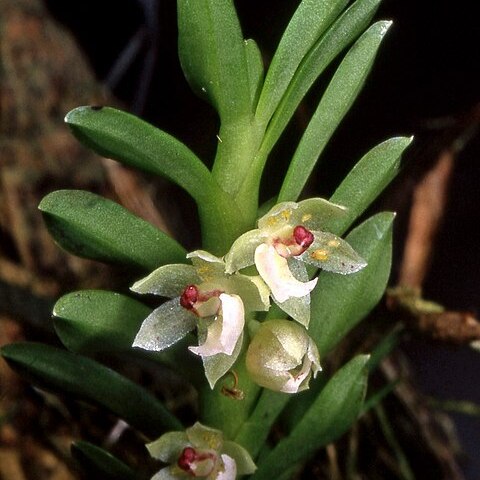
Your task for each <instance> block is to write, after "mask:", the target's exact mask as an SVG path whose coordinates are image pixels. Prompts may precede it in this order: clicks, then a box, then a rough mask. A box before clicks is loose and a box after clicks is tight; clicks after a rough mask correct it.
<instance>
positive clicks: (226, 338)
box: [188, 293, 245, 357]
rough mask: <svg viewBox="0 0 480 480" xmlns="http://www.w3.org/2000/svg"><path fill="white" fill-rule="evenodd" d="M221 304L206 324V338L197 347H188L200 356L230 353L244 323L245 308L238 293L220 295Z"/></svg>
mask: <svg viewBox="0 0 480 480" xmlns="http://www.w3.org/2000/svg"><path fill="white" fill-rule="evenodd" d="M219 298H220V302H221V304H222V306H221V309H220V313H219V314H218V316H217V318H216V319H215V321H214V322H212V323H211V324H210V325H209V326H208V330H207V339H206V340H205V343H203V344H202V345H200V346H198V347H188V348H189V350H190V351H192V352H193V353H195V354H196V355H200V356H202V357H209V356H211V355H216V354H217V353H225V354H227V355H231V354H232V352H233V350H234V348H235V345H236V344H237V341H238V338H239V337H240V334H241V333H242V331H243V327H244V325H245V310H244V308H243V303H242V299H241V298H240V297H239V296H238V295H228V294H226V293H222V294H221V295H220V297H219Z"/></svg>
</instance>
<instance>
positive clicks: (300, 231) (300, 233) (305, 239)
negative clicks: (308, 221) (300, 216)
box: [293, 225, 315, 253]
mask: <svg viewBox="0 0 480 480" xmlns="http://www.w3.org/2000/svg"><path fill="white" fill-rule="evenodd" d="M293 238H294V239H295V243H296V244H297V245H300V246H301V247H302V248H304V249H305V250H306V249H307V248H308V247H309V246H310V245H311V244H312V243H313V241H314V240H315V237H314V235H313V233H312V232H311V231H310V230H308V229H306V228H305V227H304V226H303V225H297V226H296V227H295V228H294V229H293ZM305 250H304V251H305ZM302 253H303V252H302Z"/></svg>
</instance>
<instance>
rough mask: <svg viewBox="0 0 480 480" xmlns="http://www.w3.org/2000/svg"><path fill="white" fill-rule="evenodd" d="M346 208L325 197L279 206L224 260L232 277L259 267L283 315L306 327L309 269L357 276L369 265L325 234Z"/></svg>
mask: <svg viewBox="0 0 480 480" xmlns="http://www.w3.org/2000/svg"><path fill="white" fill-rule="evenodd" d="M344 214H345V208H344V207H341V206H339V205H335V204H333V203H330V202H328V201H327V200H324V199H321V198H311V199H308V200H304V201H302V202H299V203H295V202H282V203H279V204H278V205H275V206H274V207H273V208H272V209H271V210H270V211H269V212H268V213H267V214H266V215H264V216H263V217H262V218H260V219H259V221H258V228H257V229H255V230H250V231H248V232H246V233H244V234H243V235H241V236H240V237H239V238H238V239H237V240H236V241H235V242H234V243H233V245H232V248H231V249H230V251H229V252H228V254H227V255H226V256H225V263H226V269H227V270H226V271H227V272H228V273H233V272H236V271H238V270H241V269H243V268H245V267H248V266H250V265H253V264H255V266H256V268H257V270H258V273H259V274H260V276H261V277H262V278H263V280H264V281H265V283H266V284H267V285H268V287H269V288H270V290H271V294H272V297H273V299H274V301H275V302H276V303H277V304H279V306H280V307H281V308H282V310H283V311H285V312H286V313H287V314H288V315H290V316H291V317H292V318H293V319H294V320H296V321H298V322H299V323H301V324H302V325H304V326H305V327H308V324H309V321H310V308H309V306H310V292H311V291H312V290H313V289H314V288H315V285H316V283H317V279H313V280H309V278H308V274H307V270H306V266H305V264H310V265H314V266H315V267H317V268H321V269H323V270H326V271H329V272H335V273H341V274H344V275H346V274H350V273H355V272H357V271H358V270H361V269H362V268H363V267H365V266H366V262H365V261H364V260H363V259H362V258H361V257H360V256H359V255H358V254H357V253H356V252H355V251H354V250H353V248H352V247H350V245H349V244H348V243H347V242H346V241H345V240H342V239H341V238H339V237H337V236H336V235H334V234H332V233H328V232H323V231H321V230H320V228H321V225H322V224H323V223H325V222H327V221H328V220H330V219H332V218H335V217H340V216H342V215H344Z"/></svg>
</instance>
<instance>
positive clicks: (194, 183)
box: [65, 106, 212, 201]
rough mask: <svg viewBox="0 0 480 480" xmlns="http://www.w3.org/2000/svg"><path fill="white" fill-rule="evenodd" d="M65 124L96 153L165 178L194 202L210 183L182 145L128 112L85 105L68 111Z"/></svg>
mask: <svg viewBox="0 0 480 480" xmlns="http://www.w3.org/2000/svg"><path fill="white" fill-rule="evenodd" d="M65 122H66V123H67V124H68V126H69V127H70V128H71V130H72V132H73V134H74V135H75V136H76V137H77V138H78V139H79V140H80V141H81V142H82V143H83V144H84V145H85V146H87V147H89V148H91V149H92V150H94V151H95V152H97V153H98V154H100V155H102V156H104V157H107V158H112V159H113V160H118V161H119V162H121V163H123V164H125V165H128V166H129V167H134V168H138V169H140V170H143V171H145V172H148V173H153V174H154V175H161V176H163V177H165V178H168V179H170V180H171V181H173V182H175V183H176V184H177V185H179V186H181V187H182V188H184V189H185V190H186V191H187V192H188V193H189V194H190V195H191V196H192V197H193V198H194V199H195V200H197V201H201V199H202V198H203V197H204V191H205V188H208V186H209V185H210V184H211V182H212V179H211V176H210V172H209V171H208V169H207V167H206V166H205V165H204V164H203V163H202V161H201V160H200V159H199V158H198V157H197V156H196V155H195V154H194V153H193V152H192V151H191V150H190V149H188V148H187V147H186V146H185V145H184V144H183V143H181V142H180V141H179V140H177V139H176V138H174V137H172V136H171V135H169V134H168V133H165V132H163V131H162V130H159V129H158V128H156V127H154V126H153V125H150V124H149V123H147V122H145V121H144V120H142V119H140V118H138V117H135V116H134V115H131V114H130V113H127V112H123V111H121V110H117V109H115V108H111V107H101V108H98V107H87V106H84V107H78V108H75V109H74V110H72V111H71V112H69V113H68V114H67V115H66V117H65Z"/></svg>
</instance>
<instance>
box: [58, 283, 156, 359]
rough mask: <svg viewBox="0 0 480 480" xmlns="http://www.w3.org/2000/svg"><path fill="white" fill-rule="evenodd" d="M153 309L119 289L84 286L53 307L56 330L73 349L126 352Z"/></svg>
mask: <svg viewBox="0 0 480 480" xmlns="http://www.w3.org/2000/svg"><path fill="white" fill-rule="evenodd" d="M151 311H152V309H151V308H148V307H147V306H145V305H143V304H142V303H140V302H138V301H137V300H134V299H133V298H130V297H127V296H125V295H121V294H119V293H114V292H108V291H105V290H81V291H79V292H72V293H68V294H67V295H64V296H63V297H61V298H60V299H59V300H58V301H57V303H56V304H55V306H54V308H53V317H54V325H55V331H56V332H57V335H58V336H59V337H60V340H61V341H62V342H63V344H64V345H65V346H66V347H67V348H68V349H69V350H71V351H72V352H75V353H85V354H92V353H96V352H125V351H127V350H130V349H131V346H132V341H133V339H134V338H135V335H136V334H137V332H138V329H139V328H140V325H141V324H142V322H143V320H145V318H146V317H147V316H148V315H149V314H150V313H151Z"/></svg>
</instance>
